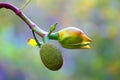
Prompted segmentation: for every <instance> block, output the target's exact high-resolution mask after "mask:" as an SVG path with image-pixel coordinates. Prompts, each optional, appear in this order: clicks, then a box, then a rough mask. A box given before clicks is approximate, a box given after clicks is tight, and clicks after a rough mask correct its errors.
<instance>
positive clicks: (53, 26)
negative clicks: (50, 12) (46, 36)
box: [50, 23, 58, 32]
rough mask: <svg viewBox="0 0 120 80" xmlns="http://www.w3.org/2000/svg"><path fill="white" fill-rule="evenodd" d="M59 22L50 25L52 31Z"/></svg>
mask: <svg viewBox="0 0 120 80" xmlns="http://www.w3.org/2000/svg"><path fill="white" fill-rule="evenodd" d="M57 24H58V23H55V24H53V25H51V26H50V32H53V31H54V30H55V28H56V25H57Z"/></svg>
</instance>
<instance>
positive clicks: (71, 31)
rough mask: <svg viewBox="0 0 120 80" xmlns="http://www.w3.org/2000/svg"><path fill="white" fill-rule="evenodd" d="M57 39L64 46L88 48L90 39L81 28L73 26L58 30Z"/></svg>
mask: <svg viewBox="0 0 120 80" xmlns="http://www.w3.org/2000/svg"><path fill="white" fill-rule="evenodd" d="M58 41H59V42H60V44H61V45H62V46H63V47H64V48H69V49H88V48H90V45H89V44H90V42H91V41H92V40H91V39H90V38H88V37H87V36H86V35H85V34H84V32H83V31H82V30H80V29H78V28H75V27H68V28H64V29H62V30H60V31H59V32H58Z"/></svg>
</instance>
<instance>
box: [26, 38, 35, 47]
mask: <svg viewBox="0 0 120 80" xmlns="http://www.w3.org/2000/svg"><path fill="white" fill-rule="evenodd" d="M27 44H28V45H30V46H33V47H35V46H37V42H36V41H35V40H34V39H28V40H27Z"/></svg>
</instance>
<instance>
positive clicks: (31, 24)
mask: <svg viewBox="0 0 120 80" xmlns="http://www.w3.org/2000/svg"><path fill="white" fill-rule="evenodd" d="M0 8H6V9H10V10H12V11H13V12H14V13H15V14H16V15H17V16H19V17H20V18H21V19H22V20H23V21H24V22H25V23H26V24H27V25H28V26H29V28H30V29H31V30H33V31H34V32H36V33H37V34H38V35H40V36H41V37H42V38H43V37H44V36H45V35H46V34H47V32H46V31H44V30H42V29H41V28H39V27H38V26H37V25H36V24H35V23H34V22H32V21H31V20H30V19H29V18H28V17H27V16H25V15H24V13H22V11H21V10H20V9H18V8H17V7H15V6H14V5H12V4H9V3H6V2H0Z"/></svg>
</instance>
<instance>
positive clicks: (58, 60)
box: [40, 43, 63, 71]
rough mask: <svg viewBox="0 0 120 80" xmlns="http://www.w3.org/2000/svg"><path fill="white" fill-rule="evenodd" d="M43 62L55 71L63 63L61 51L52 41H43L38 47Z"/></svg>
mask: <svg viewBox="0 0 120 80" xmlns="http://www.w3.org/2000/svg"><path fill="white" fill-rule="evenodd" d="M40 56H41V60H42V62H43V64H44V65H45V66H46V67H47V68H48V69H50V70H53V71H56V70H58V69H60V68H61V67H62V65H63V57H62V54H61V51H60V50H59V49H58V48H57V47H56V46H55V45H54V44H52V43H45V44H43V45H42V47H41V49H40Z"/></svg>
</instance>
